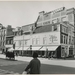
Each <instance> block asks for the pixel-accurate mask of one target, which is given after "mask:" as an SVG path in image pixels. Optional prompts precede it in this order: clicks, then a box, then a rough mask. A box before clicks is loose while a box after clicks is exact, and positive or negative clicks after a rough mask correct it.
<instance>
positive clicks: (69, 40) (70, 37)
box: [69, 36, 71, 44]
mask: <svg viewBox="0 0 75 75" xmlns="http://www.w3.org/2000/svg"><path fill="white" fill-rule="evenodd" d="M69 44H71V36H69Z"/></svg>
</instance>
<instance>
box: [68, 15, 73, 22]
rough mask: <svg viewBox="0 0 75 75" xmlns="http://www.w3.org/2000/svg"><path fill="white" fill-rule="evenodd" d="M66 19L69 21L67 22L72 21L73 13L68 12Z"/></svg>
mask: <svg viewBox="0 0 75 75" xmlns="http://www.w3.org/2000/svg"><path fill="white" fill-rule="evenodd" d="M68 21H69V22H72V21H73V14H69V15H68Z"/></svg>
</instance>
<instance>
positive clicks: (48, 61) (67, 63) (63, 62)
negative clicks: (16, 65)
mask: <svg viewBox="0 0 75 75" xmlns="http://www.w3.org/2000/svg"><path fill="white" fill-rule="evenodd" d="M0 58H4V59H6V56H5V55H3V54H0ZM31 59H33V58H32V57H25V56H16V57H15V60H20V61H26V62H29V61H30V60H31ZM38 59H39V60H40V61H41V63H42V64H48V65H59V66H65V67H72V68H75V60H62V59H48V58H38Z"/></svg>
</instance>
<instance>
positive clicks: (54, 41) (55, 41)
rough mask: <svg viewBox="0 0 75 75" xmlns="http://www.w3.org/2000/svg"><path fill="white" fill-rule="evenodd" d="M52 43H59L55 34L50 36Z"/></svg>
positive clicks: (50, 42)
mask: <svg viewBox="0 0 75 75" xmlns="http://www.w3.org/2000/svg"><path fill="white" fill-rule="evenodd" d="M52 43H58V39H57V36H55V35H50V36H49V44H52Z"/></svg>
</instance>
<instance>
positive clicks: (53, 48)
mask: <svg viewBox="0 0 75 75" xmlns="http://www.w3.org/2000/svg"><path fill="white" fill-rule="evenodd" d="M47 48H48V51H55V50H56V49H57V48H58V46H49V47H47Z"/></svg>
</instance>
